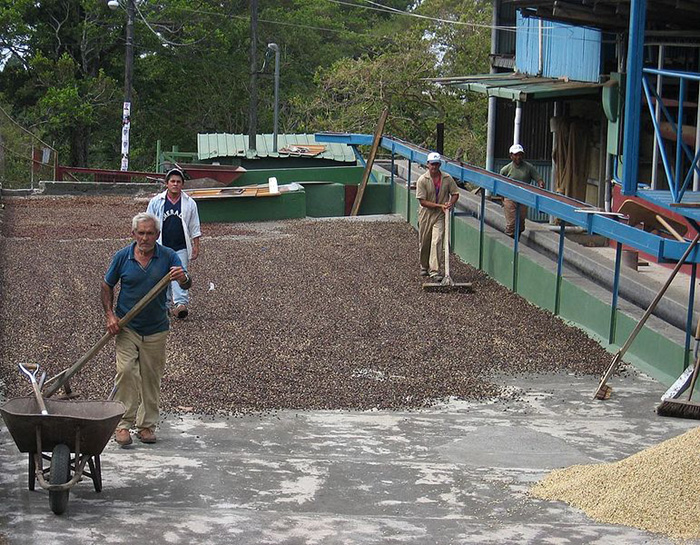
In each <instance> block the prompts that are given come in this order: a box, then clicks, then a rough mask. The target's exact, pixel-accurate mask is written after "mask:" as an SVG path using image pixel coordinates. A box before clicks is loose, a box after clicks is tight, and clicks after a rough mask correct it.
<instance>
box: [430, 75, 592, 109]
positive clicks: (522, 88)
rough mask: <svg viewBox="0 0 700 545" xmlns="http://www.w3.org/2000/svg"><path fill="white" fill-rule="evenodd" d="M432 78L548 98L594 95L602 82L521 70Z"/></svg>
mask: <svg viewBox="0 0 700 545" xmlns="http://www.w3.org/2000/svg"><path fill="white" fill-rule="evenodd" d="M432 81H435V82H436V83H440V84H441V85H450V86H453V87H459V88H460V89H466V90H468V91H474V92H476V93H482V94H485V95H488V96H494V97H499V98H505V99H510V100H520V101H521V102H525V101H527V100H533V99H534V100H537V99H548V98H555V97H567V96H579V95H594V94H598V93H599V89H600V87H602V84H600V83H584V82H580V81H566V80H560V79H554V78H538V77H532V76H526V75H524V74H518V73H508V74H478V75H475V76H461V77H453V78H435V79H433V80H432Z"/></svg>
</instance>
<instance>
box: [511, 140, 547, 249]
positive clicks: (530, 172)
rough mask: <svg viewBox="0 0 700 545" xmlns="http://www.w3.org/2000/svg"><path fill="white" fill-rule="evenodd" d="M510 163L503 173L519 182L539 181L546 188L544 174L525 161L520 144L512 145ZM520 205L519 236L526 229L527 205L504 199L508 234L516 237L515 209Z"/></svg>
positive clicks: (523, 151) (539, 184)
mask: <svg viewBox="0 0 700 545" xmlns="http://www.w3.org/2000/svg"><path fill="white" fill-rule="evenodd" d="M509 151H510V163H508V164H507V165H506V166H504V167H503V168H502V169H501V172H500V173H501V175H502V176H507V177H508V178H512V179H513V180H517V181H519V182H524V183H526V184H529V183H531V182H537V185H538V186H540V187H542V188H544V180H543V179H542V176H540V174H539V173H538V172H537V170H535V167H533V166H532V165H531V164H530V163H528V162H527V161H525V160H524V159H523V157H524V156H525V150H524V149H523V147H522V146H521V145H520V144H513V145H512V146H511V147H510V150H509ZM518 206H520V225H519V228H518V238H520V235H521V233H522V232H523V231H524V230H525V216H526V215H527V206H525V205H524V204H520V205H518V203H517V202H515V201H512V200H510V199H506V198H504V199H503V213H504V215H505V217H506V235H508V236H509V237H511V238H515V211H516V210H517V208H518Z"/></svg>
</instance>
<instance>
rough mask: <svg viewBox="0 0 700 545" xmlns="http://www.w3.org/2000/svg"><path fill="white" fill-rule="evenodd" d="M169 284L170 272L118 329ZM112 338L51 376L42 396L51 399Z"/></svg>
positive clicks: (142, 299) (122, 320) (135, 307)
mask: <svg viewBox="0 0 700 545" xmlns="http://www.w3.org/2000/svg"><path fill="white" fill-rule="evenodd" d="M170 282H171V278H170V272H168V274H166V275H165V276H164V277H163V278H161V279H160V281H159V282H158V283H157V284H156V285H155V286H153V288H151V291H149V292H148V293H147V294H146V295H144V296H143V297H142V298H141V299H140V300H139V302H138V303H136V304H135V305H134V306H133V307H132V308H131V310H130V311H129V312H127V313H126V314H125V315H124V316H123V317H122V318H121V320H119V329H121V328H123V327H124V326H125V325H126V324H128V323H129V322H130V321H131V320H132V319H133V318H134V316H136V315H137V314H138V313H139V312H141V311H142V310H143V309H144V307H145V306H146V305H148V304H149V303H150V302H151V301H153V299H155V297H156V295H158V294H159V293H160V292H161V291H163V290H164V289H165V288H167V287H168V285H169V284H170ZM112 337H113V335H112V334H111V333H105V334H104V335H103V336H102V338H101V339H100V340H99V341H97V342H96V343H95V345H94V346H93V347H92V348H91V349H90V350H88V351H87V352H86V353H85V354H84V355H83V356H82V357H81V358H80V359H79V360H78V361H76V362H75V363H74V364H73V365H71V366H70V367H69V368H68V369H64V370H63V371H61V372H60V373H58V374H57V375H56V376H53V377H51V378H50V379H48V380H47V381H46V384H47V386H48V385H49V384H51V386H49V387H48V388H47V389H46V392H45V394H44V396H46V397H51V396H52V395H53V394H55V393H56V392H57V391H58V390H59V389H60V388H61V387H62V386H63V385H64V384H65V383H66V381H67V380H68V379H69V378H71V377H72V376H73V375H75V374H76V373H77V372H78V371H80V369H82V368H83V366H84V365H85V364H86V363H87V362H88V361H90V360H91V359H92V358H93V357H95V354H97V353H98V352H99V351H100V350H101V349H102V347H103V346H104V345H106V344H107V343H108V342H109V340H110V339H111V338H112Z"/></svg>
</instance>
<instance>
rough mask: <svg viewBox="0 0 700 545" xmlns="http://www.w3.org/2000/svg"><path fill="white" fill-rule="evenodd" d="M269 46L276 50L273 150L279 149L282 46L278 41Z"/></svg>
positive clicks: (268, 45) (268, 46)
mask: <svg viewBox="0 0 700 545" xmlns="http://www.w3.org/2000/svg"><path fill="white" fill-rule="evenodd" d="M267 48H268V49H270V50H271V51H274V52H275V111H274V121H273V131H272V151H275V152H276V151H277V122H278V119H279V92H280V48H279V46H278V45H277V44H276V43H271V44H267Z"/></svg>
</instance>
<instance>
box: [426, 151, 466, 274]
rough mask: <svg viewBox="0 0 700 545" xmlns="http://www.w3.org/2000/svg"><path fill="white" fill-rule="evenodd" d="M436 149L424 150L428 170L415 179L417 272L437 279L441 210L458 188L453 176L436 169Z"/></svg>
mask: <svg viewBox="0 0 700 545" xmlns="http://www.w3.org/2000/svg"><path fill="white" fill-rule="evenodd" d="M441 165H442V158H441V157H440V154H439V153H435V152H431V153H429V154H428V171H427V172H425V173H424V174H423V175H421V177H420V178H418V181H417V182H416V199H418V202H419V203H420V206H419V207H418V251H419V253H420V274H421V276H430V278H431V279H432V280H433V281H434V282H440V281H441V280H442V275H441V274H440V265H441V264H442V263H443V259H444V256H443V254H444V251H443V240H442V239H443V236H444V234H445V210H449V209H450V208H452V207H453V206H454V204H455V203H456V202H457V199H459V189H458V188H457V184H456V183H455V181H454V178H452V176H450V175H449V174H446V173H444V172H442V171H441V170H440V166H441Z"/></svg>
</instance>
